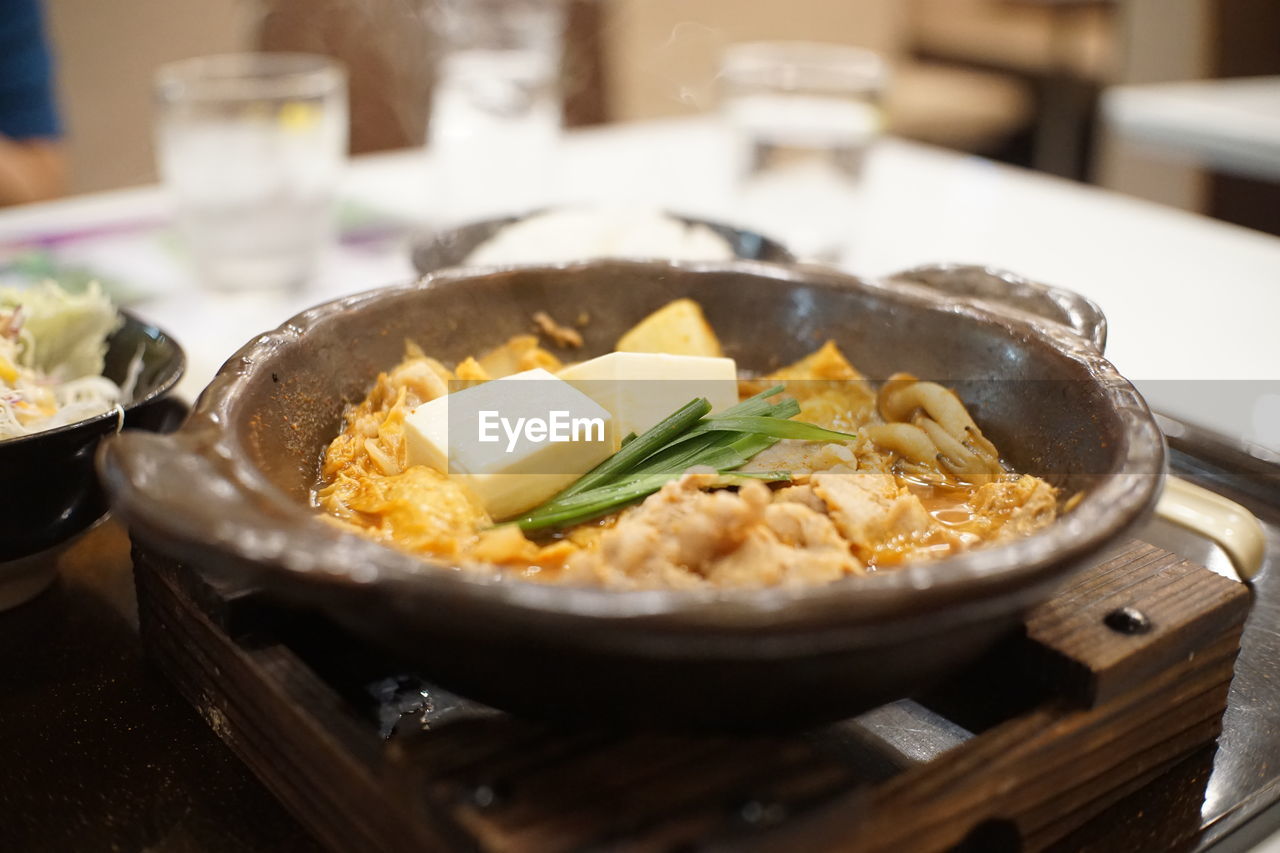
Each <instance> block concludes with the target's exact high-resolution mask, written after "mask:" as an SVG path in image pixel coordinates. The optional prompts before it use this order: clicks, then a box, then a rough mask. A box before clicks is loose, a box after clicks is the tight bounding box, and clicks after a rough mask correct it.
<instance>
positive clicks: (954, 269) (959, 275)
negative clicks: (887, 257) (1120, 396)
mask: <svg viewBox="0 0 1280 853" xmlns="http://www.w3.org/2000/svg"><path fill="white" fill-rule="evenodd" d="M889 280H890V281H896V282H905V283H907V284H915V285H921V286H923V287H927V288H930V289H931V290H937V291H940V292H942V293H946V294H950V295H953V296H961V297H968V298H971V299H980V300H982V301H984V302H991V303H996V304H998V305H1005V306H1008V307H1010V308H1015V309H1017V310H1019V311H1023V312H1026V313H1028V314H1034V315H1035V316H1037V317H1042V318H1044V319H1046V320H1051V321H1053V322H1054V323H1057V324H1058V325H1060V326H1065V327H1067V328H1068V329H1069V330H1070V331H1071V332H1073V333H1074V334H1075V335H1076V336H1078V337H1081V338H1084V339H1085V340H1086V341H1088V342H1089V343H1090V344H1092V345H1093V347H1094V349H1096V350H1097V351H1098V352H1102V351H1103V349H1104V348H1105V347H1106V345H1107V318H1106V317H1105V316H1103V314H1102V309H1101V308H1099V307H1098V306H1097V305H1096V304H1095V303H1094V302H1093V301H1092V300H1091V299H1087V298H1086V297H1084V296H1081V295H1080V294H1078V293H1075V292H1074V291H1071V290H1065V289H1063V288H1061V287H1049V286H1048V285H1045V284H1040V283H1038V282H1034V281H1031V280H1029V279H1025V278H1022V277H1021V276H1018V275H1014V274H1013V273H1011V272H1007V271H1005V270H1000V269H994V268H992V267H982V266H971V265H965V264H930V265H927V266H920V267H913V268H912V269H909V270H905V271H904V272H900V273H895V274H893V275H891V276H889Z"/></svg>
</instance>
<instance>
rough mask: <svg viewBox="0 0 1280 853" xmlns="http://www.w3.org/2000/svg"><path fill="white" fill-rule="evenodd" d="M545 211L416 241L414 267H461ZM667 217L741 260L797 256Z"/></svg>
mask: <svg viewBox="0 0 1280 853" xmlns="http://www.w3.org/2000/svg"><path fill="white" fill-rule="evenodd" d="M544 212H545V211H543V210H533V211H530V212H528V213H523V214H519V215H512V216H500V217H497V218H495V219H484V220H481V221H479V222H469V223H467V224H466V225H459V226H458V227H456V228H448V229H445V230H443V231H433V232H430V233H428V234H424V235H423V236H421V237H419V238H418V239H416V240H414V241H413V247H412V249H411V250H410V251H411V254H412V257H413V267H414V269H416V270H417V271H418V272H420V273H422V274H423V275H426V274H427V273H433V272H435V271H436V270H442V269H447V268H449V267H457V266H462V265H463V262H464V261H466V259H467V256H468V255H470V254H471V253H472V252H473V251H475V250H476V249H477V248H478V247H479V246H480V244H481V243H484V242H485V241H486V240H488V239H489V238H490V237H492V236H494V235H495V234H497V233H498V232H499V231H501V230H502V229H503V228H506V227H507V226H508V225H514V224H515V223H517V222H519V221H520V220H522V219H528V218H529V217H530V216H535V215H537V214H539V213H544ZM668 216H670V217H671V218H673V219H676V220H679V221H680V222H683V223H685V224H686V225H702V226H705V227H706V228H709V229H710V230H711V231H712V232H713V233H714V234H716V235H717V236H718V237H720V238H721V239H723V240H724V241H725V242H727V243H728V244H729V248H730V249H731V250H732V251H733V256H734V257H735V258H738V259H739V260H744V261H768V262H770V263H775V264H789V263H794V262H795V260H796V257H795V255H793V254H791V252H789V251H788V250H787V248H786V247H785V246H783V245H782V244H781V243H779V242H778V241H777V240H774V239H772V238H770V237H766V236H764V235H763V234H758V233H756V232H755V231H751V230H748V229H746V228H738V227H736V226H733V225H727V224H725V223H723V222H713V221H711V220H708V219H699V218H697V217H693V216H681V215H679V214H675V213H672V214H668ZM503 266H505V264H504V265H503Z"/></svg>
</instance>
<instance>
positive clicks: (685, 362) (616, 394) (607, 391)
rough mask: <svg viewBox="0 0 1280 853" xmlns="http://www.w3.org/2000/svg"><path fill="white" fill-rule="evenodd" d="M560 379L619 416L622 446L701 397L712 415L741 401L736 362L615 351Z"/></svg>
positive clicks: (565, 371)
mask: <svg viewBox="0 0 1280 853" xmlns="http://www.w3.org/2000/svg"><path fill="white" fill-rule="evenodd" d="M559 376H560V378H561V379H564V380H566V381H568V382H569V383H571V384H572V385H573V386H574V387H575V388H577V389H578V390H580V391H582V392H583V393H584V394H586V395H587V396H589V397H591V398H592V399H593V400H595V401H596V402H597V403H599V404H600V405H602V406H604V407H605V408H606V409H608V410H609V412H610V413H611V414H612V415H613V420H614V427H615V431H616V434H617V437H618V441H622V439H623V438H625V437H626V436H627V434H628V433H632V432H634V433H636V434H637V435H639V434H640V433H642V432H644V431H645V430H647V429H649V428H650V427H652V426H654V425H655V424H657V423H658V422H659V421H661V420H662V419H663V418H665V417H667V416H668V415H670V414H671V413H672V412H674V411H675V410H676V409H678V408H680V407H681V406H683V405H684V404H686V403H688V402H689V401H690V400H693V399H695V398H697V397H706V398H707V400H708V401H709V402H710V403H711V411H712V412H713V413H714V412H721V411H724V410H725V409H727V408H729V407H730V406H733V405H736V404H737V402H738V371H737V365H735V364H734V361H733V359H731V358H714V357H708V356H697V355H667V354H665V353H651V352H611V353H609V354H608V355H602V356H600V357H598V358H593V359H591V360H589V361H584V362H581V363H579V364H573V365H570V366H569V367H566V368H563V369H562V370H560V371H559Z"/></svg>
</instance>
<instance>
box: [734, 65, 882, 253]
mask: <svg viewBox="0 0 1280 853" xmlns="http://www.w3.org/2000/svg"><path fill="white" fill-rule="evenodd" d="M887 79H888V74H887V69H886V65H885V62H884V61H883V60H882V59H881V58H880V56H879V55H877V54H875V53H873V52H871V51H869V50H863V49H861V48H856V47H849V46H845V45H836V44H819V43H813V42H748V43H742V44H735V45H730V46H729V47H728V48H727V49H726V50H725V52H724V55H723V57H722V61H721V67H720V75H719V83H720V106H721V114H722V116H723V117H724V119H725V121H726V122H727V124H728V126H729V127H730V128H731V129H732V131H733V133H734V136H735V137H736V145H737V156H738V163H737V170H738V181H739V188H740V190H741V195H742V198H741V203H742V208H741V210H742V215H744V216H745V217H746V218H747V219H749V220H750V224H751V225H754V226H756V227H758V228H760V229H761V230H763V231H772V232H774V233H777V234H778V235H779V236H780V237H782V238H783V239H784V240H786V241H787V242H788V243H790V244H791V248H792V249H793V251H796V252H797V253H798V254H799V255H801V256H802V257H804V258H806V259H811V260H836V259H837V256H838V255H839V254H840V252H841V250H842V247H844V246H845V245H846V244H847V243H848V241H849V239H850V236H851V230H852V229H853V227H854V223H855V222H856V219H857V215H858V214H859V212H860V210H859V190H860V178H861V175H862V167H863V161H864V159H865V157H866V154H867V151H868V149H869V148H870V147H871V145H872V143H873V142H874V141H875V139H876V138H877V137H878V136H879V134H880V131H881V128H882V126H883V123H884V119H883V110H882V107H881V100H882V96H883V93H884V90H885V86H886V82H887Z"/></svg>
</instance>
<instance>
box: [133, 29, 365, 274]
mask: <svg viewBox="0 0 1280 853" xmlns="http://www.w3.org/2000/svg"><path fill="white" fill-rule="evenodd" d="M155 80H156V88H155V92H156V150H157V154H158V158H159V166H160V173H161V175H162V176H163V179H164V181H165V183H166V184H167V186H168V187H169V189H170V191H171V192H172V194H173V196H174V199H175V202H176V205H177V214H178V221H179V225H180V228H181V231H182V234H183V237H184V238H185V241H186V244H187V247H188V250H189V251H190V253H191V255H192V257H193V258H194V260H195V263H196V267H197V270H198V272H199V274H200V277H201V278H202V279H203V280H204V281H205V282H206V283H208V284H209V285H210V286H212V287H214V288H217V289H220V290H235V291H249V290H265V289H275V290H284V289H296V288H300V287H302V286H303V285H304V284H305V283H306V281H307V280H308V279H309V278H310V277H311V275H312V273H313V272H314V270H315V266H316V263H317V261H318V259H319V256H320V253H321V251H322V250H323V248H324V247H325V246H326V245H327V244H328V242H329V241H330V240H331V239H332V235H333V219H334V201H335V195H336V192H337V187H338V180H339V178H340V176H341V173H342V167H343V164H344V162H345V159H346V151H347V133H348V121H347V83H346V74H345V72H344V71H343V69H342V67H341V66H340V65H339V64H338V63H336V62H334V61H333V60H331V59H328V58H326V57H323V56H312V55H309V54H296V53H247V54H230V55H225V56H209V57H201V58H197V59H190V60H185V61H182V62H176V63H173V64H170V65H165V66H163V67H161V68H160V70H159V71H158V72H157V73H156V78H155Z"/></svg>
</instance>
